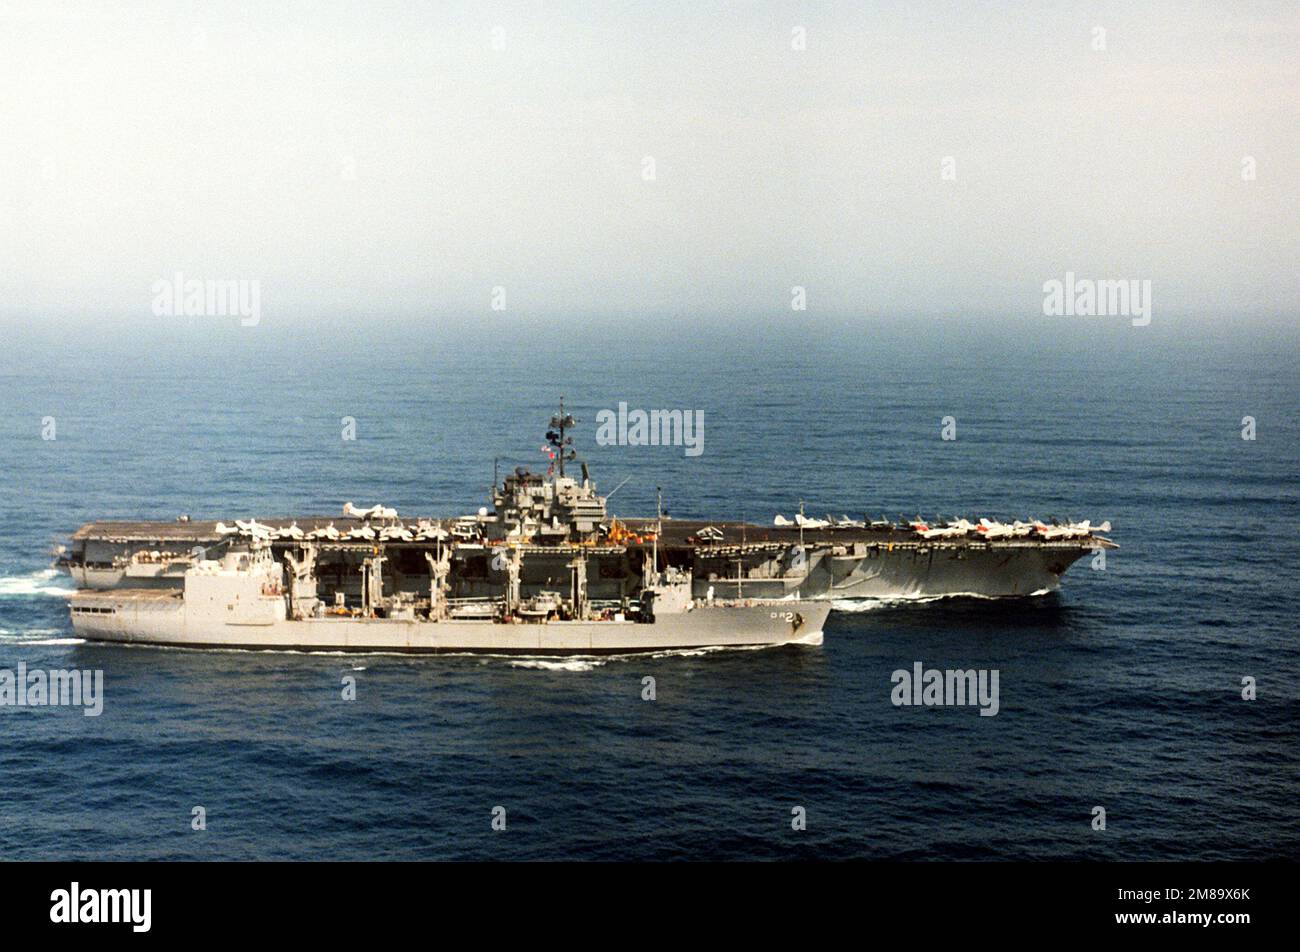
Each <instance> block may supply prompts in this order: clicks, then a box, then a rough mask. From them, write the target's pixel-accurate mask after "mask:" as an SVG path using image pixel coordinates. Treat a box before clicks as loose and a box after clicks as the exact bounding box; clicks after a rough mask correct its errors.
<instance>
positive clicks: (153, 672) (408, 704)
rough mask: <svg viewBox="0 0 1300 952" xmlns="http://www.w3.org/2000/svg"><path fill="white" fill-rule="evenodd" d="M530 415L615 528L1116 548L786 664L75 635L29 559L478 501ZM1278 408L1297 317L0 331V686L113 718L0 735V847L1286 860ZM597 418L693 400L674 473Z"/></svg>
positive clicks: (313, 854)
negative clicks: (659, 503)
mask: <svg viewBox="0 0 1300 952" xmlns="http://www.w3.org/2000/svg"><path fill="white" fill-rule="evenodd" d="M561 394H563V395H564V396H565V399H566V403H567V404H568V405H570V406H572V408H573V410H574V412H575V413H576V414H577V415H578V416H579V417H581V418H582V419H583V421H584V422H583V425H582V427H580V429H579V431H578V433H577V438H578V442H579V446H580V448H581V449H582V450H583V451H584V455H585V457H586V458H587V459H588V460H589V461H590V463H591V466H592V468H593V471H594V475H595V476H596V478H597V479H598V481H599V483H600V485H601V487H602V488H603V489H604V490H606V491H608V490H610V489H613V488H614V486H616V485H618V484H619V483H620V482H621V481H623V480H624V479H626V480H627V482H626V483H625V484H624V485H623V487H622V488H620V489H619V491H618V492H617V493H616V494H615V496H614V498H613V499H612V501H611V507H612V509H613V510H614V511H615V512H616V513H622V514H626V515H636V514H647V513H650V512H652V511H653V505H654V498H655V489H656V487H662V488H663V490H664V495H665V502H666V506H667V508H668V509H669V511H670V513H672V514H675V515H680V516H683V517H685V516H701V517H715V518H740V517H744V518H748V519H750V520H753V521H760V522H768V521H770V520H771V519H772V517H773V515H775V514H776V513H778V512H780V513H784V514H785V515H786V516H790V515H792V514H793V513H794V512H795V511H797V509H798V505H799V500H801V499H803V500H806V501H807V503H806V505H807V511H808V512H809V513H811V514H815V515H820V514H822V513H824V512H833V513H836V514H839V513H841V512H847V513H850V514H854V515H861V514H862V513H864V512H866V513H869V514H872V515H878V514H881V513H887V514H889V515H891V516H896V515H898V514H900V513H901V514H907V515H909V516H910V515H913V514H916V513H918V512H919V513H921V514H924V515H926V516H930V515H933V514H934V513H943V514H944V515H949V514H964V515H968V516H978V515H984V514H993V515H997V516H1002V517H1027V516H1039V517H1050V516H1054V515H1056V516H1062V517H1069V518H1072V519H1082V518H1090V519H1092V520H1093V521H1094V522H1098V521H1100V520H1102V519H1109V520H1111V522H1112V523H1113V524H1114V531H1113V533H1112V535H1113V538H1114V539H1115V540H1116V541H1117V542H1119V543H1120V545H1121V548H1120V549H1119V550H1118V551H1116V552H1112V553H1110V554H1109V556H1108V558H1107V561H1106V565H1105V567H1104V569H1103V568H1094V567H1092V566H1091V564H1090V560H1088V559H1085V560H1083V561H1081V562H1079V563H1077V564H1076V565H1075V566H1074V567H1073V568H1072V569H1071V570H1070V571H1069V573H1068V574H1067V575H1066V577H1065V585H1064V587H1063V589H1062V591H1061V592H1060V593H1059V594H1056V595H1050V596H1044V597H1040V598H1034V599H1023V600H976V599H943V600H931V601H924V602H857V603H851V604H845V605H842V606H840V607H841V608H842V609H843V610H841V611H837V612H835V613H834V614H833V615H832V616H831V620H830V622H829V624H828V625H827V629H826V639H825V644H824V645H823V646H821V647H819V648H812V647H800V648H780V649H767V650H747V651H708V652H687V653H665V654H662V655H655V656H638V657H629V658H610V659H593V660H582V659H577V660H571V659H570V660H563V661H557V660H547V659H527V658H523V659H520V658H482V657H436V658H409V657H401V656H392V655H373V656H343V655H330V654H321V655H312V654H298V653H274V654H249V653H240V652H199V651H179V650H161V649H151V648H125V647H114V646H96V645H90V644H85V643H81V642H79V641H78V640H77V639H75V638H73V637H72V633H71V628H70V626H69V623H68V618H67V608H66V604H65V601H64V592H65V591H66V589H67V587H68V583H67V580H66V579H63V578H61V577H58V576H56V575H54V574H53V573H52V572H51V571H50V570H49V565H50V561H51V556H50V549H51V546H52V545H53V544H54V543H55V542H56V541H58V540H59V539H61V538H66V536H67V535H68V534H69V533H71V532H72V531H73V530H74V529H76V528H77V526H79V525H80V524H81V523H83V522H85V521H87V520H90V519H93V518H109V517H121V518H132V517H149V518H159V519H172V518H174V517H175V516H176V515H177V514H179V513H183V512H184V513H191V514H193V515H194V516H195V517H196V518H201V517H214V518H226V519H230V518H246V517H248V516H252V515H259V516H268V515H277V514H293V513H309V514H311V513H326V514H328V513H334V512H337V511H338V510H339V508H340V507H341V506H342V504H343V502H344V501H345V500H352V501H355V502H357V503H358V504H360V505H370V504H372V503H374V502H383V503H385V504H387V505H391V506H396V507H397V508H398V510H399V511H400V512H402V513H403V514H406V515H414V514H432V515H447V514H451V513H457V512H462V511H471V510H473V509H476V508H477V507H478V506H480V505H482V504H484V496H485V493H486V492H487V489H488V486H489V483H490V482H491V479H492V467H493V460H494V457H500V465H501V466H502V467H503V468H504V467H505V466H507V465H515V464H518V463H531V464H533V465H534V466H541V465H542V456H541V454H540V452H539V447H540V445H541V443H542V433H543V431H544V429H545V423H546V418H547V417H548V415H549V413H550V412H551V410H552V408H553V405H554V403H555V402H556V400H557V399H558V397H559V396H560V395H561ZM1297 394H1300V347H1298V346H1297V335H1296V332H1295V329H1294V328H1293V327H1285V326H1283V327H1280V328H1279V327H1277V326H1272V327H1265V326H1261V327H1251V326H1249V325H1245V324H1242V323H1241V322H1234V321H1217V322H1216V321H1211V320H1203V321H1201V322H1199V323H1194V322H1189V323H1187V324H1180V323H1179V322H1176V321H1155V322H1153V324H1152V325H1151V326H1150V327H1147V328H1133V327H1131V326H1129V325H1127V323H1125V322H1122V321H1111V322H1107V321H1105V320H1104V319H1094V320H1091V321H1074V322H1067V321H1065V320H1061V321H1058V322H1049V323H1046V324H1045V323H1044V322H1043V321H1042V320H1041V319H1040V320H1039V321H1037V322H1027V321H1026V322H1020V321H1014V320H1009V319H1008V320H997V319H990V320H988V321H986V322H983V323H981V322H979V321H975V320H968V321H965V322H961V321H956V320H953V321H946V320H937V319H928V320H920V319H917V320H914V321H909V320H903V319H899V320H896V321H894V322H892V323H888V324H879V325H878V324H876V323H874V322H872V321H868V320H866V319H863V320H861V321H831V322H825V321H811V320H809V321H806V322H804V323H803V324H801V325H800V326H797V327H795V326H790V325H787V324H783V323H781V322H779V321H776V320H771V319H766V318H764V317H762V316H757V317H754V318H752V319H744V320H742V319H739V318H736V319H733V320H729V321H721V322H714V323H712V324H710V323H709V322H695V321H693V320H689V319H687V318H684V317H680V316H666V317H665V319H664V320H663V321H662V322H660V323H658V324H656V325H654V326H651V327H646V326H624V325H622V324H621V323H620V322H619V321H618V320H616V319H614V318H606V319H601V320H598V321H592V322H590V323H589V324H587V325H584V326H583V329H582V331H581V332H580V333H576V334H575V333H574V332H573V329H572V326H566V325H565V324H564V323H563V322H560V321H555V322H545V321H534V322H531V323H529V322H522V323H520V324H518V325H517V326H516V325H512V324H509V323H507V322H506V321H505V320H504V319H502V320H501V321H500V322H499V323H495V324H491V325H484V324H478V325H468V324H467V325H463V326H459V327H454V328H448V327H445V326H442V325H440V324H435V323H428V324H426V323H423V322H419V321H406V322H390V323H369V324H368V323H366V322H364V321H361V322H358V323H356V324H353V323H349V322H347V321H343V320H333V321H320V322H310V323H308V322H299V323H297V324H287V325H279V324H277V323H276V322H275V321H273V320H266V321H264V323H263V325H261V326H259V327H257V328H240V327H238V326H237V325H230V324H223V323H221V322H220V321H213V320H211V319H197V320H195V321H192V322H189V323H187V322H184V321H180V322H174V323H168V324H157V325H150V326H145V327H141V326H136V325H114V324H105V325H102V326H101V325H95V326H81V327H79V328H77V329H73V328H72V327H70V326H68V325H64V324H61V323H59V322H50V323H48V324H45V325H38V326H33V327H27V328H23V329H19V330H17V331H14V332H13V333H11V334H10V335H9V336H8V338H7V347H6V348H4V352H3V353H0V402H2V403H0V405H3V406H4V407H5V408H6V412H5V413H4V414H3V415H0V464H2V465H3V473H4V480H3V484H2V485H0V521H2V523H3V525H4V527H5V528H4V531H3V533H0V668H8V669H13V668H15V667H16V666H17V665H18V664H19V663H20V662H25V663H26V664H27V665H28V667H29V668H46V669H48V668H73V667H75V668H92V669H101V670H102V671H103V672H104V678H105V682H104V684H105V686H104V694H105V700H104V710H103V714H102V715H101V716H99V717H84V716H83V715H82V714H81V713H80V711H78V710H68V709H57V708H47V709H17V708H0V777H2V778H3V781H2V782H0V856H2V857H4V858H6V859H32V858H55V859H90V858H110V859H272V858H290V859H485V858H489V859H490V858H503V859H540V858H573V859H656V860H657V859H776V858H831V859H839V858H872V859H1046V858H1057V859H1134V860H1137V859H1142V860H1147V859H1258V858H1265V857H1276V856H1290V857H1295V856H1297V855H1298V854H1300V796H1297V794H1298V793H1300V645H1298V644H1297V623H1296V614H1295V611H1296V582H1295V580H1296V578H1297V569H1298V568H1300V558H1298V557H1297V553H1298V549H1300V545H1298V542H1300V535H1298V534H1297V530H1300V518H1298V517H1300V505H1298V502H1300V492H1298V490H1297V475H1298V471H1300V465H1298V464H1300V452H1298V451H1297V447H1300V422H1298V421H1300V416H1298V415H1297V410H1298V409H1300V408H1298V406H1297V402H1298V401H1297ZM620 401H626V402H627V403H628V404H629V406H630V407H633V408H637V407H641V408H647V409H649V408H681V409H689V410H697V409H698V410H701V411H703V413H704V419H705V441H704V451H703V453H702V454H701V455H700V456H698V457H688V456H686V455H685V454H684V453H683V451H682V448H680V447H602V446H596V445H594V433H595V428H594V418H595V413H596V411H597V410H599V409H601V408H608V407H616V406H617V404H618V403H619V402H620ZM946 416H952V417H954V418H955V419H956V426H957V439H956V440H952V441H945V440H942V439H940V427H941V421H942V419H943V418H944V417H946ZM1245 416H1251V417H1253V418H1254V419H1255V421H1256V427H1257V432H1256V438H1255V439H1254V440H1243V439H1242V418H1243V417H1245ZM345 417H351V418H353V419H355V421H356V431H357V439H356V440H355V441H345V440H343V439H342V427H343V423H342V421H343V418H345ZM47 418H53V426H54V428H55V430H54V434H53V435H54V436H55V438H54V439H43V438H42V436H43V430H44V435H50V434H49V421H48V420H47ZM917 661H920V662H922V663H923V664H925V665H926V666H927V667H941V668H950V667H961V668H972V667H973V668H994V669H997V670H998V671H999V673H1000V711H999V713H998V715H997V716H995V717H980V716H978V713H977V710H976V709H975V708H908V707H895V706H893V705H892V704H891V702H890V693H891V688H892V683H891V680H890V676H891V673H892V672H893V671H894V670H895V669H899V668H906V669H910V668H911V666H912V665H913V663H914V662H917ZM349 675H351V676H354V677H355V678H356V679H357V697H356V700H355V701H352V702H348V701H344V700H343V699H342V697H341V679H343V678H344V677H346V676H349ZM646 676H652V677H654V678H655V680H656V688H657V699H656V700H654V701H652V702H651V701H644V700H642V699H641V691H642V678H644V677H646ZM1247 676H1249V677H1253V678H1255V679H1256V680H1257V685H1258V696H1257V699H1255V700H1253V701H1247V700H1243V698H1242V696H1241V690H1242V687H1241V685H1242V678H1243V677H1247ZM195 806H203V807H204V808H205V810H206V815H207V829H206V830H205V831H194V830H192V829H191V825H190V820H191V811H192V809H193V808H194V807H195ZM496 806H503V807H505V809H506V818H507V828H506V830H505V831H494V830H493V829H492V826H491V820H492V811H493V808H494V807H496ZM797 806H802V807H804V808H805V810H806V813H807V829H805V830H802V831H794V830H792V829H791V817H792V812H791V811H792V808H794V807H797ZM1095 806H1102V807H1104V808H1105V810H1106V817H1107V822H1106V829H1105V830H1104V831H1095V830H1093V829H1092V826H1091V821H1092V817H1093V813H1092V811H1093V808H1094V807H1095Z"/></svg>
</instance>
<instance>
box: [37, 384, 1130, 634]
mask: <svg viewBox="0 0 1300 952" xmlns="http://www.w3.org/2000/svg"><path fill="white" fill-rule="evenodd" d="M576 422H577V421H576V420H575V419H574V418H573V417H572V416H571V415H569V414H567V413H565V412H564V408H563V403H562V402H561V408H560V412H559V413H558V414H557V415H556V416H554V417H552V419H551V428H550V430H549V432H548V433H547V440H548V443H549V444H550V447H551V450H550V452H551V456H552V459H553V463H552V466H551V469H550V470H549V471H548V472H547V473H546V474H545V475H541V474H535V473H532V472H530V471H529V470H528V469H526V468H523V467H520V468H518V469H516V470H515V471H514V472H512V473H510V474H509V475H507V476H506V477H505V479H504V480H502V481H501V483H500V484H499V485H496V486H494V489H493V494H492V503H493V507H492V509H491V510H490V511H489V510H488V509H487V508H484V509H480V510H479V512H478V513H477V514H475V515H469V516H462V517H458V518H453V519H446V520H442V519H429V518H419V519H413V520H412V519H402V518H400V517H399V516H398V514H397V512H396V511H394V510H392V509H388V508H386V507H384V506H382V505H379V506H373V507H371V508H368V509H358V508H357V507H355V506H353V505H352V504H351V503H348V504H346V505H345V506H344V508H343V518H342V519H335V518H328V517H301V518H296V519H267V520H258V519H251V520H247V521H243V520H235V521H234V522H233V523H232V524H226V523H225V522H196V521H190V520H188V519H186V518H182V519H181V520H178V521H176V522H173V523H163V522H93V523H89V524H87V525H85V526H83V527H82V528H81V529H80V530H78V531H77V533H76V534H75V535H74V536H73V539H72V545H71V546H70V548H69V549H68V550H67V551H66V552H65V554H64V555H63V556H62V558H61V559H60V562H59V564H60V566H61V567H62V568H63V569H64V570H66V571H68V572H69V573H70V574H71V575H72V577H73V579H74V580H75V581H76V582H77V584H78V586H79V589H78V591H77V592H75V593H74V594H73V595H72V597H71V599H70V602H71V612H72V624H73V628H74V630H75V631H76V632H77V634H78V635H80V636H82V637H84V638H87V639H93V640H107V641H122V642H138V643H150V644H165V645H183V646H192V647H203V646H208V647H235V648H277V649H286V648H290V649H292V648H298V649H306V650H352V651H375V650H397V651H413V652H438V651H457V652H459V651H483V652H493V653H528V654H599V653H623V652H632V651H653V650H663V649H669V648H695V647H709V646H723V645H727V646H732V645H734V646H740V645H776V644H787V643H804V644H819V643H820V642H821V638H822V627H823V624H824V622H825V620H826V617H827V615H828V613H829V611H830V608H831V600H832V599H838V598H855V597H866V596H875V597H879V596H897V595H949V594H980V595H1028V594H1035V593H1039V592H1044V591H1050V590H1053V589H1055V588H1056V587H1057V586H1058V585H1059V581H1060V577H1061V575H1062V574H1063V573H1064V572H1065V570H1066V568H1068V567H1069V565H1070V564H1072V563H1073V562H1074V561H1076V560H1077V559H1078V558H1080V557H1081V556H1082V555H1084V554H1085V553H1087V552H1089V551H1096V550H1098V549H1104V548H1114V547H1115V546H1114V543H1113V542H1111V541H1110V540H1109V539H1106V538H1105V537H1103V536H1101V535H1098V533H1099V532H1101V531H1104V530H1105V529H1108V528H1109V526H1108V525H1105V524H1103V526H1101V527H1097V528H1096V529H1094V528H1093V527H1092V526H1091V525H1090V524H1088V523H1081V524H1064V525H1062V524H1052V525H1048V524H1044V523H1040V522H1037V521H1036V520H1035V521H1032V522H1015V523H1010V524H1004V523H997V522H992V521H990V520H987V519H984V520H980V522H979V524H974V523H969V522H967V521H965V520H955V521H952V522H948V523H944V524H929V523H925V522H923V521H921V520H919V519H918V520H916V521H913V522H910V523H909V522H906V521H904V522H903V523H902V524H895V523H892V522H889V521H886V520H877V521H868V520H866V519H863V520H850V519H848V518H847V517H844V518H842V519H833V518H830V517H828V518H827V519H808V518H806V517H804V516H803V514H802V513H800V514H799V515H798V516H796V517H795V519H794V520H793V521H791V520H786V519H784V518H783V517H781V516H777V517H776V519H775V520H774V524H773V525H772V526H769V527H763V526H756V525H749V524H736V523H727V522H704V521H699V520H674V519H668V518H666V517H664V516H662V514H660V515H657V516H656V517H655V518H653V519H647V518H639V519H620V518H617V517H615V516H613V515H612V514H611V513H610V512H609V511H608V507H607V503H606V498H605V497H603V496H601V495H599V494H598V493H597V491H596V486H595V483H594V482H593V481H592V479H591V477H590V473H589V470H588V466H587V464H586V463H585V462H578V461H577V457H576V452H575V451H574V450H573V448H572V444H573V438H572V436H571V435H569V432H570V431H571V430H572V428H573V426H574V425H575V424H576ZM575 462H577V463H578V465H579V466H580V468H581V479H575V478H573V477H571V476H569V475H567V473H566V464H568V463H575Z"/></svg>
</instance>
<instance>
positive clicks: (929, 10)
mask: <svg viewBox="0 0 1300 952" xmlns="http://www.w3.org/2000/svg"><path fill="white" fill-rule="evenodd" d="M1298 11H1300V5H1297V4H1295V3H1276V4H1267V3H1261V4H1256V3H1247V2H1231V3H1205V4H1198V3H1151V4H1144V3H1130V2H1119V3H1097V2H1093V3H1046V2H1044V3H1026V4H1012V3H977V2H970V3H961V4H946V3H935V2H917V0H910V2H900V3H865V2H864V3H850V2H842V3H831V2H817V3H753V2H733V3H729V4H710V3H699V2H682V3H676V2H660V0H655V2H651V0H644V2H637V3H595V2H593V3H573V2H534V3H509V2H488V3H482V4H461V3H430V4H428V5H417V4H414V3H392V4H386V3H373V2H371V3H355V4H353V3H346V4H345V3H321V2H317V0H312V2H299V3H292V2H275V3H258V2H248V3H222V2H207V3H200V2H192V3H191V2H165V0H158V2H139V3H119V4H103V5H102V6H101V5H100V4H89V3H86V4H80V3H61V2H58V0H48V2H47V0H18V2H9V0H0V221H2V222H3V228H2V229H0V311H3V312H4V314H5V315H6V316H7V318H8V319H9V320H14V319H17V320H20V321H34V320H40V321H45V320H66V321H74V320H79V319H86V318H91V317H93V318H99V317H106V316H110V315H118V316H126V317H131V316H133V315H137V314H138V315H140V316H142V317H148V316H149V315H150V304H151V301H152V298H153V295H152V293H151V290H150V289H151V285H152V284H153V282H155V281H156V280H157V279H159V278H160V277H163V276H171V275H172V274H173V273H175V272H177V271H180V272H183V273H184V274H185V275H186V276H189V277H199V278H212V279H248V280H257V281H259V282H260V286H261V308H262V314H263V318H262V319H263V321H272V320H274V321H286V322H287V321H294V320H299V319H304V318H310V317H311V316H312V315H313V314H316V313H322V312H326V311H328V312H331V313H335V314H357V315H360V316H366V317H372V316H376V315H383V314H407V315H424V314H428V315H446V316H452V315H462V316H475V315H491V313H492V312H491V310H490V305H491V300H492V297H491V296H492V289H493V288H494V287H496V286H500V287H504V288H505V294H506V307H507V312H508V313H509V314H512V315H518V316H520V317H524V318H526V317H529V316H534V315H550V314H555V313H568V312H578V313H590V314H604V315H610V314H614V315H618V314H628V315H646V316H676V317H682V316H692V315H699V316H700V317H705V316H710V315H734V314H742V313H777V314H779V313H781V312H785V313H787V314H788V313H789V311H790V300H791V291H790V289H791V287H792V286H794V285H801V286H804V287H806V288H807V298H808V316H809V317H811V316H814V315H816V314H819V313H821V314H826V315H837V316H839V317H841V318H843V317H845V316H849V317H851V316H854V315H864V316H866V317H870V316H872V315H876V316H879V315H882V314H889V313H895V314H896V313H911V312H924V311H939V312H952V313H963V312H980V311H994V312H996V311H1015V312H1026V313H1033V312H1034V311H1036V310H1038V309H1039V308H1040V307H1041V301H1042V297H1043V294H1042V285H1043V282H1044V281H1047V280H1049V279H1052V278H1059V277H1061V276H1063V274H1064V272H1066V271H1067V270H1072V271H1074V272H1076V273H1077V274H1079V275H1082V276H1088V277H1095V278H1130V279H1149V280H1150V281H1151V282H1152V287H1153V291H1152V294H1153V299H1154V311H1155V314H1156V318H1157V320H1160V319H1161V316H1162V315H1169V314H1171V313H1183V312H1186V313H1192V314H1196V313H1201V312H1208V311H1216V310H1222V311H1229V312H1234V313H1236V312H1245V313H1249V312H1262V313H1269V314H1272V315H1278V314H1283V315H1295V314H1296V312H1297V310H1298V309H1300V277H1298V275H1300V227H1298V223H1300V198H1298V196H1300V183H1298V181H1297V175H1298V174H1300V54H1298V51H1300V12H1298ZM796 28H802V30H803V36H804V37H805V38H806V48H805V49H795V48H793V47H794V46H796V45H798V43H797V39H798V38H797V36H796ZM1096 28H1101V29H1102V30H1104V31H1105V32H1104V45H1105V49H1103V50H1099V49H1095V48H1094V47H1095V46H1096V45H1097V41H1098V37H1099V34H1098V33H1097V32H1096ZM945 156H951V157H952V159H953V165H952V168H953V169H954V170H955V180H945V179H944V178H943V177H942V176H941V172H942V170H943V165H942V162H943V159H944V157H945ZM646 157H651V158H652V159H653V162H654V177H653V180H647V179H646V175H645V168H646V166H645V161H646ZM1247 157H1250V158H1251V159H1253V162H1254V171H1255V177H1254V179H1253V180H1251V179H1244V178H1243V168H1244V166H1243V161H1244V160H1245V159H1246V158H1247Z"/></svg>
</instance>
